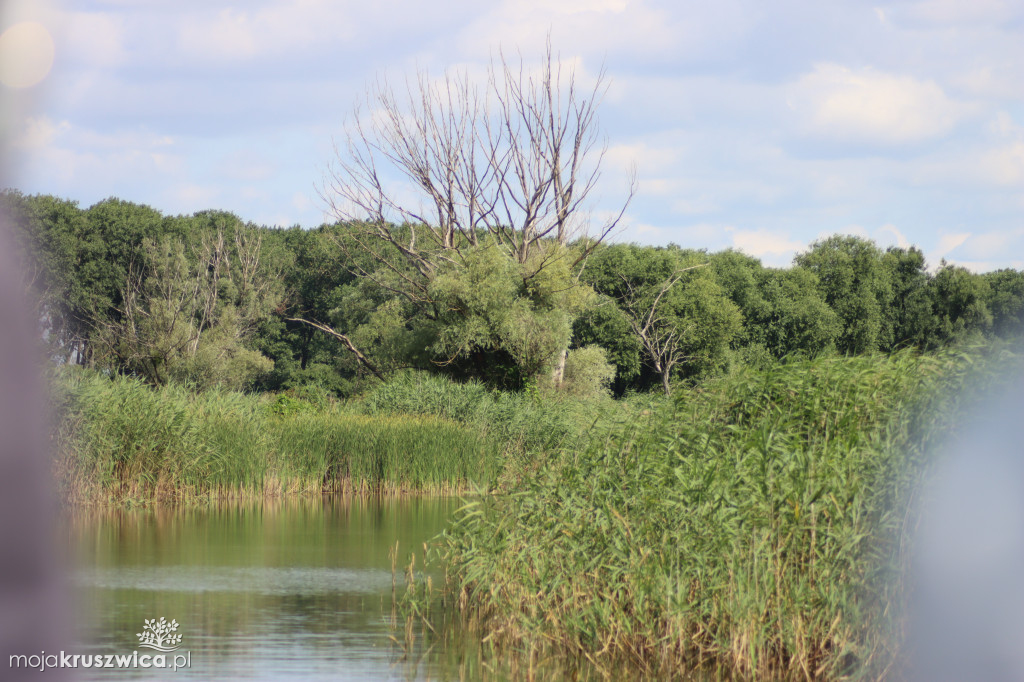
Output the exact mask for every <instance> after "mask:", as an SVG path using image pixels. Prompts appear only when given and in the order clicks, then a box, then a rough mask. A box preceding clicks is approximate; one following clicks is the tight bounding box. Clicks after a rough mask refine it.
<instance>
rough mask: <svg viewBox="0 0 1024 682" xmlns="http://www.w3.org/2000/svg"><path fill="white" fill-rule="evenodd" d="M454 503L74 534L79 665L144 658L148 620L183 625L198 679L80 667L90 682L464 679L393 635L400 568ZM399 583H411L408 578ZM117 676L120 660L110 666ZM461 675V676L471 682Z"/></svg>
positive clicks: (232, 516) (218, 514)
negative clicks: (103, 658)
mask: <svg viewBox="0 0 1024 682" xmlns="http://www.w3.org/2000/svg"><path fill="white" fill-rule="evenodd" d="M457 504H458V501H457V500H452V499H398V500H383V501H380V500H351V499H347V500H340V499H339V500H326V501H321V500H315V501H301V502H295V501H292V502H287V503H262V504H259V505H256V506H249V507H236V508H221V509H208V510H157V511H137V512H131V511H125V512H116V513H106V514H97V515H94V516H91V517H90V516H86V517H82V516H79V517H78V518H76V519H75V520H73V521H69V522H68V537H69V539H70V545H71V546H72V547H73V551H74V554H75V558H76V566H77V567H76V569H75V571H74V592H75V594H76V596H77V601H78V612H79V618H78V619H79V623H80V628H79V633H80V635H79V639H80V641H79V642H78V645H77V646H76V647H75V648H74V653H78V654H103V655H106V654H111V655H122V656H124V655H130V654H132V653H133V652H138V654H139V655H142V654H147V653H148V654H151V655H152V654H157V653H158V652H156V651H151V650H150V649H146V648H141V647H140V646H139V644H140V640H139V638H138V637H137V633H142V632H143V629H144V625H145V621H146V619H153V620H158V619H160V618H165V619H166V620H167V621H168V622H169V621H171V620H172V619H173V620H175V621H176V622H177V624H178V628H177V631H176V634H180V635H181V643H180V648H179V649H178V650H177V651H175V652H173V653H170V654H167V656H166V659H165V662H166V664H167V665H168V666H171V665H173V663H174V659H175V656H181V657H182V658H181V659H179V660H180V661H183V662H187V663H188V664H189V666H188V667H183V668H180V669H178V670H177V671H172V670H170V669H163V670H157V669H154V668H149V669H142V668H135V669H121V670H110V669H98V670H97V669H92V670H85V669H81V668H80V669H79V673H80V674H81V676H82V677H83V679H110V678H111V677H117V678H118V679H121V678H124V679H175V680H188V679H202V680H210V679H219V680H242V679H245V680H283V679H299V678H301V679H303V680H328V679H330V680H339V679H340V680H388V679H394V680H407V679H446V678H449V677H452V676H455V677H456V678H457V677H458V676H459V673H458V672H457V671H454V670H449V669H447V668H446V667H445V666H444V665H443V663H442V662H440V661H436V660H432V659H431V658H430V657H425V658H424V657H415V656H414V657H412V658H418V660H416V661H412V660H411V658H410V657H406V656H405V651H404V649H403V647H402V646H400V645H399V644H397V643H396V642H395V641H394V640H393V639H392V636H393V635H394V636H395V637H397V638H399V639H401V638H402V635H401V632H395V631H394V630H393V629H392V626H391V624H390V622H391V615H392V608H391V606H392V603H391V600H392V559H391V554H392V552H393V551H394V547H395V543H396V542H397V543H398V557H399V572H401V567H402V564H403V563H405V562H406V561H407V559H408V556H409V553H410V552H412V551H416V552H417V554H418V555H420V556H422V544H423V543H424V542H425V541H427V540H429V539H430V538H431V537H433V536H434V535H436V534H437V533H438V532H439V531H440V530H441V529H442V528H443V526H444V524H445V522H446V520H447V519H448V517H449V516H450V514H451V513H452V511H454V509H455V507H456V505H457ZM399 581H401V577H399ZM114 661H115V663H114V664H115V665H116V659H114ZM464 672H465V671H463V673H464Z"/></svg>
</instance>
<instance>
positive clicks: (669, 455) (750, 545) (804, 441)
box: [414, 351, 994, 679]
mask: <svg viewBox="0 0 1024 682" xmlns="http://www.w3.org/2000/svg"><path fill="white" fill-rule="evenodd" d="M980 359H981V358H980V356H979V355H978V354H977V353H976V352H943V353H940V354H929V355H919V354H916V353H914V352H910V351H903V352H900V353H897V354H895V355H893V356H891V357H883V356H874V357H864V358H857V359H845V358H819V359H816V360H809V361H797V362H790V363H788V364H784V365H775V366H773V367H771V368H769V369H766V370H758V371H755V370H748V371H742V372H736V373H734V374H732V375H730V376H728V377H726V378H724V379H719V380H716V381H713V382H711V383H708V384H706V385H705V387H704V388H702V389H700V390H696V391H692V392H687V393H686V394H685V395H683V396H682V397H680V398H679V399H677V400H676V401H674V402H671V403H670V402H664V403H661V404H660V406H655V407H653V408H652V409H651V410H650V411H649V414H648V417H647V418H646V419H643V420H640V421H637V420H635V419H630V420H628V421H626V422H625V423H623V424H621V425H619V426H613V427H609V428H607V429H602V430H599V431H598V432H596V433H595V435H594V437H593V439H592V440H591V442H590V443H589V445H587V446H586V447H584V448H582V449H580V448H573V449H567V450H565V451H563V453H562V455H561V456H560V457H558V458H555V459H552V460H550V461H548V462H546V463H545V465H544V466H542V467H541V468H540V469H539V470H538V471H537V472H536V473H535V474H534V475H532V476H528V477H526V478H525V479H524V480H523V481H522V482H521V483H520V484H519V485H517V486H515V487H514V488H512V489H511V490H510V491H508V492H507V494H500V495H495V496H490V497H488V498H484V499H478V500H474V501H472V502H469V503H468V504H466V505H465V506H464V507H463V508H462V510H461V511H460V512H459V514H458V515H457V520H456V522H455V525H454V528H453V529H452V530H451V531H450V532H449V533H448V534H447V535H446V542H445V543H444V544H443V546H442V547H443V558H444V561H445V563H446V565H447V566H448V569H449V571H450V573H449V576H450V579H451V583H450V584H449V585H448V588H447V589H448V590H449V592H448V595H449V597H451V598H453V599H454V600H455V602H454V603H455V604H456V606H457V608H458V609H460V610H461V612H462V614H463V618H464V620H465V622H466V623H468V624H470V625H471V626H479V627H483V628H484V629H485V631H486V632H488V633H490V634H489V639H490V640H491V641H493V642H494V643H495V644H497V645H499V646H500V645H502V644H519V645H523V646H525V647H526V648H527V649H530V650H534V651H536V655H538V656H539V657H541V658H543V657H544V656H546V655H548V654H550V653H555V652H558V653H560V654H562V655H565V654H567V653H568V654H571V655H579V656H585V657H587V658H588V659H590V660H598V661H603V662H604V664H606V665H608V666H611V665H614V664H615V662H616V661H617V660H618V661H621V660H628V661H632V662H633V663H634V664H639V665H641V666H642V667H645V668H647V669H648V670H649V671H652V672H658V671H660V673H661V674H665V675H667V674H669V672H671V673H672V674H674V675H679V676H682V674H683V673H684V671H686V670H688V669H689V670H692V669H693V668H697V667H701V666H703V665H708V664H711V665H720V666H723V667H724V670H726V671H728V672H729V675H730V677H732V676H736V675H738V676H740V677H742V678H744V679H767V678H774V677H775V676H779V677H781V678H784V679H795V678H797V677H799V678H801V679H803V678H808V679H837V678H844V677H847V676H853V677H857V678H869V679H885V678H886V677H887V675H888V674H889V673H890V672H891V671H892V668H891V666H893V665H894V664H896V660H897V651H898V650H899V646H900V644H901V640H900V637H901V633H900V621H899V616H898V614H899V612H900V608H899V607H900V604H901V603H902V601H903V599H904V598H905V596H906V593H905V591H904V585H903V583H902V579H901V575H902V573H901V569H902V568H903V563H904V562H905V561H906V560H907V559H908V556H907V554H906V551H907V544H906V534H907V533H909V532H910V531H911V530H912V528H913V514H912V513H911V511H910V510H911V508H912V496H913V493H914V491H915V490H916V482H917V481H918V480H919V477H920V475H921V473H922V470H923V467H924V466H925V463H926V461H927V454H928V453H929V452H930V451H931V450H932V449H934V448H933V446H934V445H935V444H936V443H939V442H941V440H940V439H942V438H943V436H947V435H948V434H949V430H950V428H951V426H952V424H953V420H952V416H953V412H952V411H951V408H952V406H953V403H955V401H956V400H957V399H958V398H960V397H962V396H963V389H964V386H965V385H966V384H965V382H966V381H967V379H968V378H969V377H971V376H972V368H974V367H975V366H976V365H978V364H980V363H979V360H980ZM993 367H994V365H993ZM415 599H418V600H419V603H420V604H422V603H423V602H422V599H423V597H422V595H421V596H418V597H414V600H415Z"/></svg>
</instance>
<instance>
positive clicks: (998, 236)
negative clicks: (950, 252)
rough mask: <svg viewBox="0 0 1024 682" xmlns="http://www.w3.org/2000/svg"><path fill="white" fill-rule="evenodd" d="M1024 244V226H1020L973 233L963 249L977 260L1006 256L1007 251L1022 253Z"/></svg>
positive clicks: (965, 253)
mask: <svg viewBox="0 0 1024 682" xmlns="http://www.w3.org/2000/svg"><path fill="white" fill-rule="evenodd" d="M1022 246H1024V227H1018V228H1012V229H1006V230H994V231H992V232H983V233H981V234H972V235H971V236H970V238H969V239H967V240H966V241H965V242H964V243H963V248H962V249H961V250H962V252H963V253H964V255H966V256H968V257H969V258H972V259H975V260H996V259H999V258H1003V257H1005V256H1006V254H1007V252H1013V253H1018V254H1019V253H1021V247H1022Z"/></svg>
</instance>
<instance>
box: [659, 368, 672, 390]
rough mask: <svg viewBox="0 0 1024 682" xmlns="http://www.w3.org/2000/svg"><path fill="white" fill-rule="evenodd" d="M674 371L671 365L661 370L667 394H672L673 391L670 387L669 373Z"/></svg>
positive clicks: (663, 385)
mask: <svg viewBox="0 0 1024 682" xmlns="http://www.w3.org/2000/svg"><path fill="white" fill-rule="evenodd" d="M671 373H672V368H671V367H666V368H665V369H663V370H661V386H662V388H664V389H665V395H672V391H671V390H669V387H668V375H669V374H671Z"/></svg>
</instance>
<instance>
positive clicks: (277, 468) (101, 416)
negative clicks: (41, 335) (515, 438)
mask: <svg viewBox="0 0 1024 682" xmlns="http://www.w3.org/2000/svg"><path fill="white" fill-rule="evenodd" d="M53 386H54V388H53V392H54V398H55V402H56V406H55V407H56V409H55V412H56V413H57V414H58V415H59V418H58V422H57V425H56V428H55V430H54V432H55V434H56V436H55V439H56V442H57V451H58V457H57V474H58V482H59V486H60V488H61V493H62V497H63V498H64V499H65V500H67V501H68V502H69V503H71V504H88V503H132V502H139V503H146V502H150V501H154V500H175V501H199V500H203V499H223V498H258V497H263V496H267V495H288V494H303V493H306V494H308V493H321V492H355V493H389V492H393V493H397V492H408V491H422V492H454V491H459V490H464V489H466V488H467V487H468V486H469V485H471V484H473V485H487V484H488V483H489V482H490V481H491V480H492V479H493V477H494V476H495V474H496V472H497V469H498V466H499V462H500V457H501V449H500V448H499V446H498V444H497V442H496V441H495V440H494V439H493V438H490V437H488V436H487V435H486V434H484V433H481V432H480V431H479V430H476V429H472V428H468V427H466V426H465V425H462V424H458V423H455V422H452V421H450V420H447V419H443V418H440V417H432V416H377V417H371V416H366V415H356V414H349V413H346V412H345V411H344V410H343V409H342V408H341V407H339V406H328V407H319V408H313V409H304V410H293V411H289V412H288V413H286V414H281V413H280V411H279V410H275V409H274V407H275V405H274V404H273V403H272V402H270V401H269V400H267V399H260V398H259V397H256V396H250V395H244V394H241V393H233V392H228V391H207V392H203V393H198V394H196V393H193V392H190V391H188V390H187V389H185V388H182V387H176V386H165V387H162V388H159V389H154V388H152V387H149V386H147V385H145V384H143V383H141V382H138V381H136V380H133V379H130V378H124V377H105V376H102V375H99V374H96V373H92V372H84V371H81V372H73V371H68V370H64V371H62V372H60V373H59V374H58V376H57V378H56V379H55V381H54V382H53Z"/></svg>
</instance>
